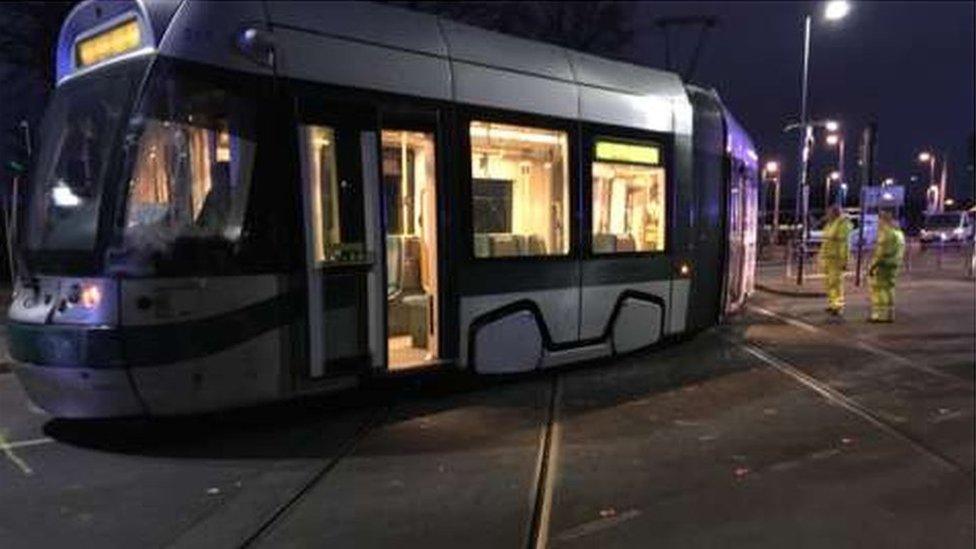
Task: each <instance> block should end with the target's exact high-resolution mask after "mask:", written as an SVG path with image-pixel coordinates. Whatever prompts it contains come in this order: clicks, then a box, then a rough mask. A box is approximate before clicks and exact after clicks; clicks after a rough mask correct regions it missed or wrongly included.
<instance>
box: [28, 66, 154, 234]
mask: <svg viewBox="0 0 976 549" xmlns="http://www.w3.org/2000/svg"><path fill="white" fill-rule="evenodd" d="M144 68H145V65H144V64H142V63H138V64H126V65H123V66H119V67H113V68H112V69H107V70H104V71H100V72H99V73H98V74H91V75H87V76H84V77H81V78H77V79H75V80H73V81H69V82H66V83H65V84H64V85H62V86H60V87H59V88H58V89H57V90H56V91H55V92H54V94H53V98H52V100H51V104H50V106H49V107H48V110H47V113H46V114H45V117H44V122H43V124H42V125H41V132H40V149H39V153H38V156H37V162H36V164H35V171H34V174H33V177H32V178H31V181H32V186H33V192H31V195H30V199H29V200H30V208H29V211H28V220H27V223H28V224H27V227H28V231H27V236H26V246H27V248H28V249H29V250H31V251H41V250H45V251H50V250H58V251H71V252H83V251H90V250H92V249H94V247H95V243H96V240H97V236H98V221H99V209H100V207H101V202H102V194H103V191H104V189H105V186H106V183H105V180H106V178H108V177H110V171H111V170H110V169H109V168H110V166H111V164H112V160H113V152H115V151H116V150H118V141H119V139H120V133H121V128H122V126H123V125H124V124H125V122H126V120H127V114H128V111H129V107H130V102H131V99H130V98H131V97H132V96H133V95H135V93H134V92H135V88H136V86H137V83H138V78H139V77H140V76H141V75H142V71H143V69H144Z"/></svg>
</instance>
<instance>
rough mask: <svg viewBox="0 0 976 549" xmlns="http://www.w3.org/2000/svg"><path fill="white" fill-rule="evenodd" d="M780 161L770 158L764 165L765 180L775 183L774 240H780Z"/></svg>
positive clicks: (775, 241)
mask: <svg viewBox="0 0 976 549" xmlns="http://www.w3.org/2000/svg"><path fill="white" fill-rule="evenodd" d="M779 173H780V172H779V162H777V161H775V160H769V161H768V162H766V166H765V167H763V181H772V183H773V242H774V243H777V242H779Z"/></svg>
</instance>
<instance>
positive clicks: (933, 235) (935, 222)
mask: <svg viewBox="0 0 976 549" xmlns="http://www.w3.org/2000/svg"><path fill="white" fill-rule="evenodd" d="M972 238H973V220H972V218H971V217H970V215H969V213H968V212H963V211H959V212H943V213H937V214H930V215H927V216H925V222H924V223H923V224H922V230H921V231H920V232H919V233H918V240H919V242H921V244H922V245H923V246H926V245H931V244H938V243H943V242H965V241H967V240H972Z"/></svg>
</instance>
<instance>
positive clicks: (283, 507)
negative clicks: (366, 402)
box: [238, 402, 393, 549]
mask: <svg viewBox="0 0 976 549" xmlns="http://www.w3.org/2000/svg"><path fill="white" fill-rule="evenodd" d="M392 410H393V403H392V402H387V403H385V404H383V405H380V406H377V407H376V408H375V409H374V410H373V412H372V413H371V414H370V415H369V417H367V418H366V419H365V420H364V421H363V423H362V425H360V426H359V428H358V429H357V430H356V432H354V433H353V434H352V435H351V436H350V437H349V438H348V439H346V441H345V442H344V443H343V444H342V445H341V446H340V447H339V448H338V450H337V451H336V453H335V455H333V456H332V457H331V458H330V459H329V460H328V461H327V462H326V463H325V464H323V465H322V466H320V467H319V468H318V469H317V470H316V471H315V472H314V473H312V475H311V477H310V478H309V479H308V480H307V481H305V482H304V483H303V484H302V485H301V486H300V487H299V488H298V489H297V490H296V491H295V492H294V493H293V494H292V495H291V496H290V497H289V498H288V499H287V501H285V502H283V503H282V504H280V505H278V507H277V508H276V509H275V510H274V512H272V513H271V515H270V516H269V517H268V518H267V519H266V520H264V521H263V522H262V523H261V524H260V526H258V527H257V528H256V529H255V530H254V531H253V532H252V533H251V534H250V535H249V536H248V537H247V538H246V539H245V540H244V541H243V542H241V543H240V544H239V545H238V547H240V548H242V549H244V548H248V547H255V546H256V545H257V544H258V543H259V542H260V541H261V538H262V537H263V536H264V535H265V534H266V533H268V532H270V531H271V530H272V529H273V528H274V527H275V526H276V525H277V524H279V523H280V521H281V520H282V519H283V518H284V517H285V516H286V515H287V514H288V512H289V511H290V510H291V509H293V508H295V506H297V505H298V504H299V503H301V501H302V500H303V499H304V498H305V496H306V495H308V493H309V492H311V491H312V489H313V488H315V486H317V485H318V484H319V483H321V482H322V480H324V479H325V478H326V477H327V476H328V475H329V473H331V472H332V471H333V470H335V468H336V467H337V466H338V465H339V463H340V462H341V461H342V460H344V459H345V458H346V457H348V456H350V455H351V454H352V453H353V452H354V451H355V450H356V448H357V447H358V446H359V443H360V442H362V441H363V439H365V438H366V436H367V435H369V434H370V433H371V432H373V430H374V429H375V428H376V427H378V426H379V425H381V424H383V422H384V421H385V420H386V419H387V418H388V417H389V415H390V412H391V411H392Z"/></svg>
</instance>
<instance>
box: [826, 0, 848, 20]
mask: <svg viewBox="0 0 976 549" xmlns="http://www.w3.org/2000/svg"><path fill="white" fill-rule="evenodd" d="M850 11H851V4H850V3H849V2H847V1H846V0H831V1H830V2H827V5H826V6H825V7H824V17H825V18H826V19H827V20H828V21H837V20H838V19H843V18H844V17H846V16H847V14H848V13H850Z"/></svg>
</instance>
